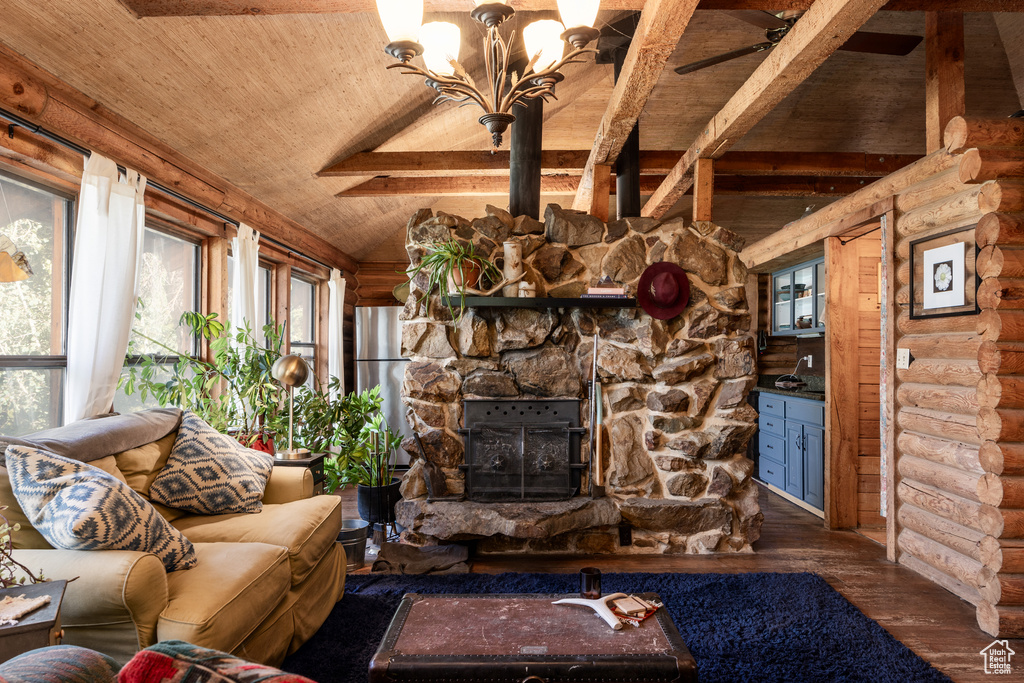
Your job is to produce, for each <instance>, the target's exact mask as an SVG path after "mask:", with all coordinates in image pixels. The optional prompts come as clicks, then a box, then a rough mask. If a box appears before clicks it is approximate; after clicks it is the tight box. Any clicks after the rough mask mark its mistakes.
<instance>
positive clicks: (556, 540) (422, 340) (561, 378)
mask: <svg viewBox="0 0 1024 683" xmlns="http://www.w3.org/2000/svg"><path fill="white" fill-rule="evenodd" d="M487 214H488V215H487V216H485V217H484V218H477V219H475V220H472V221H468V220H465V219H463V218H461V217H458V216H451V215H447V214H443V213H439V214H438V215H437V216H434V215H432V214H431V212H430V211H429V210H423V211H420V212H418V213H417V214H416V215H415V216H414V217H413V218H412V219H411V220H410V222H409V225H408V229H407V239H406V248H407V250H408V252H409V256H410V259H411V261H412V262H413V263H416V262H417V261H418V260H419V258H420V257H421V255H422V254H423V252H424V248H425V247H426V245H428V244H429V243H430V242H431V241H433V240H446V239H449V238H451V237H454V238H455V239H459V240H472V241H473V242H474V243H475V245H476V247H477V250H478V251H481V252H483V253H484V254H485V255H488V256H489V257H490V258H491V259H492V260H494V261H499V260H500V257H501V255H502V243H503V242H505V241H509V240H515V241H518V242H520V244H521V245H522V251H523V261H524V263H525V268H526V273H527V275H526V278H527V280H529V281H530V282H533V283H535V284H536V286H537V291H538V296H542V297H543V296H547V297H578V296H579V295H581V294H583V293H584V292H585V291H586V289H587V287H588V286H589V285H591V284H593V283H594V282H596V280H597V279H598V278H600V277H601V276H603V275H608V276H611V277H612V278H613V279H614V280H616V281H617V282H621V283H624V284H626V285H627V286H628V287H630V288H632V289H631V291H635V287H636V284H637V280H638V279H639V277H640V275H641V273H643V271H644V269H645V268H646V267H647V265H649V264H651V263H656V262H659V261H672V262H675V263H678V264H679V265H680V266H681V267H682V268H683V270H685V271H686V272H687V275H688V277H689V280H690V288H691V294H690V303H689V305H688V306H687V307H686V309H685V310H684V311H683V313H682V314H681V315H679V316H677V317H676V318H674V319H672V320H665V321H661V320H656V319H654V318H652V317H651V316H649V315H647V314H646V313H644V312H643V311H642V310H641V309H639V308H636V309H621V308H620V309H615V308H601V309H583V308H565V309H535V308H475V309H467V310H466V312H465V314H464V315H463V316H462V318H461V320H459V321H458V322H457V323H456V322H454V321H452V319H451V316H450V315H449V314H448V311H447V310H446V308H445V307H444V305H443V304H442V303H441V301H440V299H439V297H438V295H437V293H436V292H435V293H433V294H432V295H431V296H430V297H429V299H428V300H427V301H425V302H423V303H420V302H419V301H418V299H419V298H420V296H421V295H422V288H421V287H422V286H423V284H424V283H423V282H422V281H419V280H418V281H416V282H414V283H413V286H412V296H411V297H410V299H409V302H408V303H407V305H406V308H405V310H404V311H403V314H402V319H403V321H404V322H403V333H402V346H403V352H404V353H405V354H406V355H407V356H408V357H409V358H411V359H412V362H411V363H409V364H408V368H407V370H406V376H405V382H404V385H403V388H402V394H403V400H404V401H405V403H406V405H407V406H408V410H407V419H408V421H409V423H410V425H411V426H412V428H413V429H414V430H415V431H416V432H417V433H418V434H419V435H420V439H421V442H422V444H423V449H424V452H425V456H426V459H427V460H429V461H430V463H432V465H431V466H430V468H431V469H432V470H433V471H434V472H435V473H436V472H440V473H443V477H444V479H445V482H446V485H447V489H448V493H449V494H454V495H458V494H459V493H461V492H462V491H463V486H464V480H463V474H462V472H461V471H460V470H459V469H458V466H459V465H460V464H462V463H463V440H462V437H461V436H460V435H459V433H458V429H459V427H460V426H461V422H462V400H463V398H517V399H533V398H552V397H565V398H585V385H586V383H587V381H588V378H589V375H590V368H591V364H592V357H593V334H594V331H595V329H599V330H600V333H601V336H600V339H601V346H600V352H599V354H598V372H599V375H600V377H601V381H602V385H603V391H604V415H605V428H606V433H607V435H608V437H609V438H608V442H609V443H608V449H607V451H606V453H607V456H606V459H605V460H606V462H605V463H604V473H603V474H604V482H605V484H606V486H607V497H606V498H604V499H598V500H591V499H590V498H588V497H585V496H577V497H575V498H573V499H571V500H569V501H564V502H557V503H500V504H495V503H491V504H488V503H473V502H467V501H461V502H460V501H451V500H444V501H442V500H431V501H428V500H427V495H426V492H427V489H426V485H425V481H424V470H425V464H424V463H423V462H422V460H421V459H420V458H419V451H418V449H417V447H416V444H415V442H412V441H411V440H410V441H409V442H407V443H406V444H404V447H405V448H406V450H408V451H409V452H410V454H411V455H412V457H413V458H414V463H413V466H412V469H411V470H410V472H409V474H408V475H407V476H406V479H405V482H404V484H403V496H404V500H403V501H402V502H400V503H399V505H398V519H399V523H400V524H402V525H403V526H404V527H406V529H407V531H406V532H405V536H406V538H407V540H409V541H411V542H413V543H420V544H433V543H439V542H451V541H466V540H476V541H477V550H478V551H483V552H509V551H531V552H581V553H594V552H616V553H665V552H670V553H680V552H690V553H697V552H715V551H721V552H730V551H732V552H736V551H741V552H742V551H747V552H749V551H750V549H751V547H750V544H751V543H753V542H754V541H755V540H757V538H758V536H759V535H760V526H761V519H762V517H761V512H760V509H759V507H758V503H757V488H756V484H755V483H754V482H753V481H752V480H751V478H750V476H751V474H752V472H753V463H752V462H751V461H750V460H749V459H747V457H746V455H745V449H746V445H747V441H748V440H749V439H750V437H751V435H752V434H753V433H754V430H755V428H756V425H755V419H756V417H757V416H756V413H755V412H754V410H753V409H752V408H751V407H750V406H749V405H748V404H747V402H746V397H747V394H748V392H749V391H750V389H751V388H752V387H753V386H754V383H755V381H756V377H755V372H756V370H755V353H754V343H753V339H752V337H751V336H750V333H749V329H750V317H749V315H748V311H747V298H746V287H745V285H746V281H747V271H746V268H745V267H744V266H743V264H742V262H741V261H740V260H739V258H738V256H737V250H738V249H740V248H741V247H742V240H741V238H739V237H737V236H736V235H735V234H734V233H732V232H730V231H728V230H726V229H724V228H721V227H718V226H715V225H713V224H711V223H695V224H687V223H686V222H684V221H683V220H681V219H677V220H672V221H668V222H665V223H659V222H658V221H655V220H653V219H649V218H626V219H623V220H618V221H614V222H612V223H608V224H607V225H606V224H604V223H602V222H601V221H599V220H597V219H595V218H593V217H592V216H589V215H586V214H583V213H579V212H575V211H569V210H564V209H561V208H560V207H558V206H557V205H550V206H548V207H547V211H546V212H545V222H544V223H541V222H539V221H537V220H534V219H532V218H529V217H526V216H519V217H516V218H513V217H512V216H510V215H509V214H508V213H507V212H505V211H502V210H500V209H496V208H494V207H487ZM582 403H583V418H584V426H585V427H588V428H589V424H588V421H587V417H588V415H589V405H588V402H587V401H586V400H584V401H583V402H582ZM586 441H587V439H584V445H583V459H584V461H586V460H588V459H589V453H588V452H587V444H586ZM434 466H436V467H434ZM583 490H584V491H586V490H587V487H586V483H584V486H583ZM623 527H628V528H629V529H628V533H627V532H626V531H625V530H624V529H623Z"/></svg>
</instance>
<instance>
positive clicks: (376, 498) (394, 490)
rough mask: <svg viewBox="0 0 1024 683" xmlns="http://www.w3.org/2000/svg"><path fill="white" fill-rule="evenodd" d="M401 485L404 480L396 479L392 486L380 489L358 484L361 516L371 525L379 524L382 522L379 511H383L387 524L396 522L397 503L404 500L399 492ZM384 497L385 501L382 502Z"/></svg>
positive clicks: (393, 480) (357, 491) (357, 503)
mask: <svg viewBox="0 0 1024 683" xmlns="http://www.w3.org/2000/svg"><path fill="white" fill-rule="evenodd" d="M401 483H402V480H401V479H398V478H397V477H396V478H393V479H392V480H391V483H390V484H388V485H387V486H383V487H380V488H378V487H376V486H363V485H362V484H358V485H357V486H356V506H357V507H358V508H359V516H360V517H361V518H363V519H364V520H366V521H367V522H369V523H370V524H378V523H380V522H381V519H380V513H379V512H378V511H379V510H383V511H384V516H385V519H384V520H383V521H384V522H385V523H387V524H391V523H392V522H394V521H395V503H397V502H398V501H400V500H401V499H402V494H401V493H400V492H399V490H398V487H399V486H400V485H401ZM382 497H383V501H381V498H382Z"/></svg>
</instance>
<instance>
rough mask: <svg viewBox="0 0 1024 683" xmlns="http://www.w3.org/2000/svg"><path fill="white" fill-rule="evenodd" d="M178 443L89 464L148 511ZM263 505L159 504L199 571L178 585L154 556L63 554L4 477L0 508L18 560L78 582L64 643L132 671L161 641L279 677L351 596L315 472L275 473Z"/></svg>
mask: <svg viewBox="0 0 1024 683" xmlns="http://www.w3.org/2000/svg"><path fill="white" fill-rule="evenodd" d="M105 422H106V420H104V423H105ZM176 434H177V429H176V428H175V430H174V431H172V432H171V433H170V434H168V435H167V436H165V437H163V438H161V439H159V440H157V441H154V442H151V443H147V444H144V445H142V446H139V447H137V448H132V449H130V450H127V451H124V452H121V453H116V454H112V455H107V456H105V457H100V458H98V459H95V460H91V461H90V462H89V464H90V465H94V466H96V467H99V468H100V469H102V470H104V471H106V472H109V473H111V474H113V475H114V476H116V477H118V478H120V479H122V480H124V481H125V482H126V483H127V484H128V485H129V486H131V487H132V488H133V489H134V490H135V491H137V492H138V493H139V494H141V495H142V496H143V497H145V498H147V499H148V497H149V496H148V492H149V486H150V484H151V483H152V482H153V479H154V478H155V477H156V474H157V473H158V472H159V471H160V468H161V467H163V465H164V463H166V461H167V457H168V455H169V454H170V451H171V447H172V446H173V444H174V437H175V436H176ZM263 503H264V505H263V511H262V512H260V513H257V514H229V515H193V514H190V513H185V512H182V511H180V510H173V509H170V508H167V507H163V506H161V505H159V504H155V505H154V507H156V508H157V509H158V510H159V511H160V513H161V514H163V515H164V517H165V518H166V519H168V521H170V522H171V524H172V525H173V526H175V527H176V528H178V529H179V530H180V531H181V532H182V533H183V534H184V535H185V536H186V537H187V538H188V539H189V540H190V541H192V543H193V544H194V545H195V551H196V555H197V556H198V560H199V561H198V564H197V565H196V566H195V567H193V568H192V569H187V570H183V571H176V572H170V573H168V572H166V571H165V570H164V566H163V564H162V563H161V561H160V560H159V559H157V557H156V556H155V555H153V554H150V553H143V552H134V551H124V550H95V551H86V550H59V549H54V548H53V547H51V546H50V545H49V544H48V543H47V542H46V539H44V538H43V537H42V536H41V535H40V534H39V532H38V531H36V530H35V529H33V528H32V527H31V525H30V524H29V522H28V519H27V518H26V517H25V514H24V512H22V510H21V508H20V506H19V505H18V502H17V500H16V499H15V498H14V495H13V493H12V491H11V484H10V480H9V478H8V476H7V471H6V469H4V468H0V505H6V506H8V508H9V509H8V510H6V511H4V515H5V516H7V517H8V519H9V520H10V522H11V523H12V524H13V523H15V522H17V523H19V524H20V525H21V529H20V530H19V531H17V532H16V533H15V534H14V544H15V548H16V550H15V551H14V557H15V559H17V561H18V562H21V563H22V564H24V565H25V566H27V567H28V568H29V569H30V570H32V571H39V570H42V572H43V574H44V576H45V577H46V578H48V579H75V578H76V577H77V579H76V580H75V581H74V582H72V583H69V584H68V587H67V592H66V593H65V596H64V602H63V604H62V607H61V620H62V622H63V625H64V632H65V637H64V643H65V644H70V645H81V646H83V647H89V648H92V649H94V650H99V651H100V652H103V653H105V654H107V655H110V656H111V657H113V658H114V659H116V660H118V661H119V662H122V663H123V662H126V661H127V660H129V659H131V657H132V656H133V655H134V654H135V653H136V652H137V651H138V650H140V649H142V648H145V647H148V646H149V645H152V644H153V643H155V642H157V641H161V640H170V639H178V640H184V641H187V642H190V643H193V644H195V645H201V646H204V647H208V648H213V649H216V650H222V651H226V652H232V653H235V654H237V655H239V656H241V657H244V658H246V659H251V660H255V661H259V662H263V663H266V664H270V665H279V664H280V663H281V661H282V660H283V659H284V657H285V655H287V654H289V653H291V652H294V651H295V650H296V649H297V648H298V647H299V646H300V645H301V644H302V643H304V642H305V641H306V640H307V639H309V637H310V636H312V635H313V633H315V632H316V630H317V629H318V628H319V627H320V625H321V624H323V622H324V620H325V619H326V618H327V615H328V614H330V611H331V609H332V608H333V607H334V604H335V602H336V601H337V600H339V599H340V598H341V595H342V592H343V590H344V585H345V553H344V550H343V549H342V547H341V546H340V544H338V543H337V542H336V541H337V536H338V532H339V530H340V528H341V499H340V498H338V497H336V496H313V480H312V475H311V474H310V472H309V470H307V469H305V468H297V467H275V468H274V469H273V473H272V474H271V477H270V481H269V483H268V485H267V488H266V491H265V493H264V496H263Z"/></svg>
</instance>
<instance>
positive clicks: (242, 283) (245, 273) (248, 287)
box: [231, 223, 263, 340]
mask: <svg viewBox="0 0 1024 683" xmlns="http://www.w3.org/2000/svg"><path fill="white" fill-rule="evenodd" d="M259 241H260V234H259V233H258V232H255V231H254V230H253V229H252V228H250V227H249V226H248V225H246V224H245V223H242V224H240V225H239V226H238V234H237V235H236V236H235V238H234V239H233V240H231V255H232V256H233V257H234V259H235V272H234V273H233V274H232V282H231V288H232V291H233V292H234V298H233V300H232V302H231V325H232V327H235V328H244V327H245V324H246V323H248V324H249V328H250V329H252V331H253V335H254V336H255V338H256V339H257V340H262V339H263V333H262V331H261V330H258V329H256V327H257V325H258V324H259V321H258V320H257V318H256V297H257V284H256V283H257V282H258V275H259V267H260V245H259Z"/></svg>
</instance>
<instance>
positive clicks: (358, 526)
mask: <svg viewBox="0 0 1024 683" xmlns="http://www.w3.org/2000/svg"><path fill="white" fill-rule="evenodd" d="M369 526H370V523H369V522H365V521H363V520H361V519H343V520H341V531H339V532H338V543H341V547H342V548H344V549H345V569H347V570H348V571H350V572H351V571H354V570H356V569H361V568H362V566H363V565H364V564H365V563H366V529H367V527H369Z"/></svg>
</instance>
